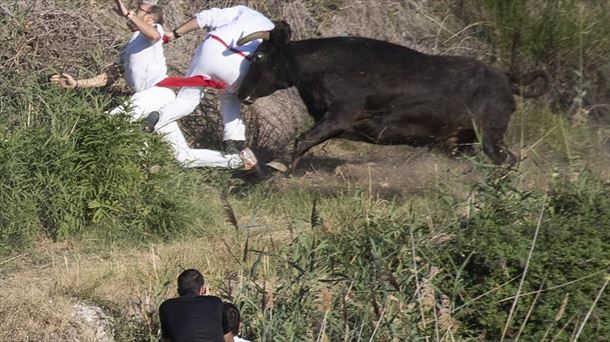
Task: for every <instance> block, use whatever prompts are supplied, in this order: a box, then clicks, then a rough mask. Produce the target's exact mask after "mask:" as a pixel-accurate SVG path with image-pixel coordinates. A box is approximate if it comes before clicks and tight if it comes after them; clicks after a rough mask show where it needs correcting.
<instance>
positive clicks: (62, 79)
mask: <svg viewBox="0 0 610 342" xmlns="http://www.w3.org/2000/svg"><path fill="white" fill-rule="evenodd" d="M49 81H51V83H54V84H57V85H58V86H60V87H62V88H66V89H74V88H76V86H77V85H78V82H77V81H76V80H75V79H74V77H72V76H71V75H70V74H66V73H62V74H61V75H53V76H51V78H50V79H49Z"/></svg>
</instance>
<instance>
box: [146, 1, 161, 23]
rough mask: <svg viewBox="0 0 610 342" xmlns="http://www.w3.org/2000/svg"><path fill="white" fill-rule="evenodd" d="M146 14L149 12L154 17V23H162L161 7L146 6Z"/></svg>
mask: <svg viewBox="0 0 610 342" xmlns="http://www.w3.org/2000/svg"><path fill="white" fill-rule="evenodd" d="M148 14H151V15H152V16H153V17H154V18H155V23H157V24H159V25H163V8H161V6H157V5H152V6H150V8H148Z"/></svg>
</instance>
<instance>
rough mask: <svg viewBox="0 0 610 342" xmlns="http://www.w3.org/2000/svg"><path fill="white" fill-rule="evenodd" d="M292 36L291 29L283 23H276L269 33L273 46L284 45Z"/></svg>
mask: <svg viewBox="0 0 610 342" xmlns="http://www.w3.org/2000/svg"><path fill="white" fill-rule="evenodd" d="M291 35H292V29H291V28H290V25H288V23H287V22H285V21H283V20H282V21H278V22H276V23H275V27H274V28H273V30H272V31H271V42H273V43H275V44H278V45H279V44H286V43H288V41H289V40H290V36H291Z"/></svg>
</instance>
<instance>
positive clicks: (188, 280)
mask: <svg viewBox="0 0 610 342" xmlns="http://www.w3.org/2000/svg"><path fill="white" fill-rule="evenodd" d="M203 282H204V280H203V275H202V274H201V273H200V272H199V271H197V270H196V269H192V268H191V269H188V270H185V271H183V272H182V273H180V275H179V276H178V295H179V296H180V297H182V296H184V295H188V294H195V295H198V294H199V290H200V289H201V287H202V286H203Z"/></svg>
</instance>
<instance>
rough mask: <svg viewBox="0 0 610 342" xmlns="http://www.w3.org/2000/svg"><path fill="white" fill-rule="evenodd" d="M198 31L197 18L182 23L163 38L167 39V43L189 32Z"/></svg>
mask: <svg viewBox="0 0 610 342" xmlns="http://www.w3.org/2000/svg"><path fill="white" fill-rule="evenodd" d="M197 29H199V24H198V23H197V18H192V19H190V20H189V21H186V22H184V23H183V24H182V25H180V26H178V27H177V28H175V29H174V30H173V31H172V32H167V33H165V36H166V37H167V38H168V41H170V42H171V41H172V40H176V39H178V38H180V37H182V36H184V35H185V34H187V33H189V32H193V31H195V30H197Z"/></svg>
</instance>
